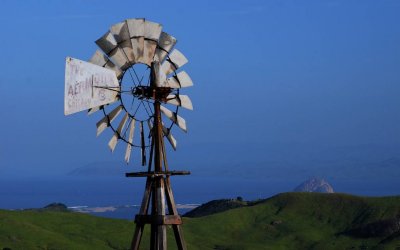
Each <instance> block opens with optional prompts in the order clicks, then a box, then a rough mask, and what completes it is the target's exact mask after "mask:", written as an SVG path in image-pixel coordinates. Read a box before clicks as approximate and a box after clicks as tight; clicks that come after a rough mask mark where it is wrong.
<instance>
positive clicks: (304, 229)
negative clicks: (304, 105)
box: [0, 193, 400, 250]
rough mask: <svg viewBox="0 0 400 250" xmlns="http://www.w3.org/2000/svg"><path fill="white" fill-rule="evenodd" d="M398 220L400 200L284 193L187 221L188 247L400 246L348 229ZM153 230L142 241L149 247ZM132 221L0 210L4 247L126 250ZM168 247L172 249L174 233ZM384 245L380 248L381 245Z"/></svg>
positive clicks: (398, 240) (396, 239)
mask: <svg viewBox="0 0 400 250" xmlns="http://www.w3.org/2000/svg"><path fill="white" fill-rule="evenodd" d="M396 217H397V218H398V217H400V197H382V198H363V197H356V196H351V195H345V194H317V193H284V194H280V195H277V196H274V197H272V198H270V199H267V200H265V201H263V202H261V203H259V204H257V205H254V206H247V207H242V208H236V209H231V210H228V211H225V212H221V213H217V214H213V215H209V216H205V217H199V218H184V225H183V230H184V236H185V239H186V241H187V245H188V248H189V249H199V250H200V249H202V250H203V249H232V250H234V249H396V248H399V249H400V234H397V236H396V235H395V236H392V237H391V238H390V237H389V235H386V236H382V237H375V238H371V237H370V238H355V237H350V236H347V235H345V234H343V232H345V231H347V230H350V229H353V228H357V227H361V226H363V225H366V224H368V223H371V222H376V221H379V220H383V219H391V218H396ZM148 229H149V227H146V231H145V237H144V238H143V240H142V242H143V243H142V245H143V249H147V246H148ZM133 230H134V223H133V222H128V221H125V220H117V219H106V218H99V217H94V216H90V215H85V214H78V213H72V212H71V213H69V212H38V211H4V210H0V249H3V248H5V247H9V248H11V249H128V246H129V244H130V240H131V237H132V234H133ZM168 231H169V235H168V237H169V245H170V246H171V247H170V249H174V248H175V247H174V244H173V243H174V242H173V236H172V230H168ZM385 239H386V241H385V242H384V243H382V241H383V240H385Z"/></svg>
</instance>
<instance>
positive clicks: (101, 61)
mask: <svg viewBox="0 0 400 250" xmlns="http://www.w3.org/2000/svg"><path fill="white" fill-rule="evenodd" d="M89 62H91V63H93V64H96V65H99V66H101V67H104V68H107V69H111V70H114V71H115V75H116V76H117V78H118V79H120V78H121V77H122V71H121V70H120V69H119V68H118V67H117V66H116V65H115V64H114V63H113V62H111V61H110V60H109V59H108V57H107V56H106V55H104V54H103V53H102V52H101V51H100V50H96V52H95V53H94V55H93V56H92V58H90V60H89Z"/></svg>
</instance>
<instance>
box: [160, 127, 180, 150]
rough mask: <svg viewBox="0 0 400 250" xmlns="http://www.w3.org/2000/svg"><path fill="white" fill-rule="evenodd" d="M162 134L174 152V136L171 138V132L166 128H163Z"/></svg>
mask: <svg viewBox="0 0 400 250" xmlns="http://www.w3.org/2000/svg"><path fill="white" fill-rule="evenodd" d="M163 133H164V135H165V136H166V137H167V139H168V141H169V143H170V144H171V146H172V148H173V149H174V150H176V144H177V143H176V140H175V138H174V136H172V134H171V131H169V129H167V128H166V127H164V126H163Z"/></svg>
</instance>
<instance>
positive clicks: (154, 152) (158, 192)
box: [126, 65, 190, 250]
mask: <svg viewBox="0 0 400 250" xmlns="http://www.w3.org/2000/svg"><path fill="white" fill-rule="evenodd" d="M153 73H154V70H153V65H152V78H153V80H152V82H155V80H154V79H155V78H154V77H156V74H153ZM153 94H154V95H155V94H156V92H153ZM154 100H157V99H156V98H155V96H154ZM153 122H154V123H153V128H152V130H151V133H152V134H151V135H152V142H151V148H150V158H149V166H148V171H147V172H139V173H127V174H126V176H127V177H143V176H146V177H147V180H146V188H145V192H144V196H143V200H142V205H141V208H140V212H139V214H138V215H136V217H135V223H136V228H135V233H134V235H133V239H132V244H131V249H133V250H138V249H139V247H140V240H141V238H142V234H143V229H144V226H145V225H146V224H150V225H151V226H150V232H151V234H150V249H151V250H165V249H167V225H172V228H173V230H174V235H175V241H176V243H177V246H178V249H180V250H186V244H185V241H184V239H183V233H182V228H181V226H180V225H181V224H182V218H181V217H180V216H179V214H178V210H177V208H176V205H175V200H174V195H173V194H172V189H171V184H170V176H171V175H178V174H179V175H186V174H190V173H189V172H185V171H173V172H170V171H168V163H167V159H166V154H165V146H164V132H163V125H162V121H161V110H160V102H159V101H155V102H154V121H153ZM142 137H143V136H142ZM153 160H154V170H153V169H152V162H153ZM163 164H164V169H163ZM150 200H151V214H150V215H149V214H148V210H149V204H150ZM165 202H167V207H168V214H166V211H165V210H166V204H165Z"/></svg>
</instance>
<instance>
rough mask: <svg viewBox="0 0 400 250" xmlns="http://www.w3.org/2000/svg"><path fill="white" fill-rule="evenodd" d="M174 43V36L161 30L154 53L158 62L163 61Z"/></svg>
mask: <svg viewBox="0 0 400 250" xmlns="http://www.w3.org/2000/svg"><path fill="white" fill-rule="evenodd" d="M175 44H176V38H175V37H173V36H171V35H169V34H168V33H165V32H161V35H160V39H159V40H158V48H157V49H156V55H157V59H158V61H159V62H162V61H164V59H165V57H166V56H167V55H168V53H169V52H170V51H171V49H172V48H173V47H174V46H175Z"/></svg>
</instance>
